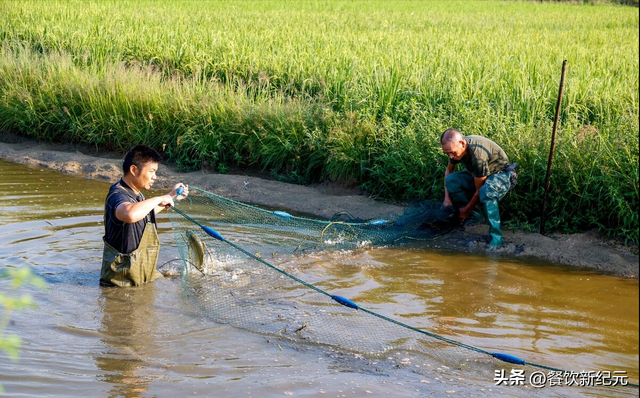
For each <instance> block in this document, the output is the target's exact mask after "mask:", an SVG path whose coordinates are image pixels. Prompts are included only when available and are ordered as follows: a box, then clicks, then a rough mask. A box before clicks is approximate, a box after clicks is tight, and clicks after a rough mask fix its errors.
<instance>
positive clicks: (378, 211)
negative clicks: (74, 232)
mask: <svg viewBox="0 0 640 398" xmlns="http://www.w3.org/2000/svg"><path fill="white" fill-rule="evenodd" d="M121 156H122V155H121V154H113V153H100V152H97V151H95V150H93V149H91V148H90V147H84V146H75V145H64V144H51V143H46V144H45V143H39V142H35V141H32V140H28V139H25V138H22V137H18V136H14V135H10V134H5V133H2V134H1V135H0V158H2V159H6V160H10V161H14V162H19V163H25V164H32V165H39V166H42V167H45V168H49V169H53V170H58V171H61V172H63V173H69V174H76V175H83V176H85V177H87V178H94V179H103V180H107V181H113V182H115V181H117V180H118V179H119V178H120V175H121V174H122V171H121V166H122V160H121ZM158 174H159V177H160V178H159V181H158V183H156V186H154V188H156V187H160V188H161V187H167V186H168V185H169V184H172V183H174V182H178V181H182V182H185V183H187V184H190V185H194V186H197V187H199V188H202V189H206V190H208V191H211V192H214V193H217V194H219V195H223V196H226V197H228V198H231V199H235V200H238V201H241V202H247V203H253V204H256V205H263V206H269V207H270V208H279V209H286V210H290V211H294V212H302V213H306V214H309V215H314V216H317V217H321V218H329V217H331V216H332V215H333V214H334V213H336V212H338V211H342V210H347V211H349V212H351V213H352V214H354V215H357V216H358V217H361V218H375V217H379V216H381V215H384V214H386V213H401V212H402V207H399V206H395V205H392V204H388V203H383V202H380V201H376V200H373V199H371V198H369V197H367V196H366V195H363V194H361V192H359V190H358V189H346V188H342V187H338V186H335V185H332V184H322V185H318V186H311V187H310V186H300V185H292V184H286V183H282V182H279V181H273V180H268V179H263V178H259V177H255V176H247V175H231V174H214V173H208V172H205V171H199V172H191V173H179V172H176V171H175V170H173V169H172V168H171V167H169V166H161V168H160V172H159V173H158ZM487 230H488V227H487V226H486V225H476V226H472V227H465V228H464V230H460V231H454V232H452V233H450V234H447V235H445V236H442V237H440V238H439V239H437V240H435V241H431V242H426V243H425V245H426V246H428V247H431V248H433V249H436V250H450V251H451V250H454V251H461V252H469V253H476V254H486V255H489V256H493V257H512V258H535V259H538V260H542V261H548V262H551V263H555V264H562V265H567V266H574V267H583V268H587V269H591V270H595V271H597V272H603V273H608V274H612V275H617V276H621V277H625V278H635V279H637V278H638V268H639V267H638V263H639V260H638V255H637V248H629V247H626V246H622V245H619V244H616V243H615V242H612V241H609V240H607V239H603V238H601V237H598V236H597V235H596V234H595V233H593V232H587V233H582V234H574V235H560V234H549V235H548V236H542V235H540V234H537V233H530V232H522V231H510V230H504V231H503V234H504V240H505V245H504V247H502V248H501V249H499V250H497V251H491V252H489V251H487V250H485V248H484V246H485V244H486V239H487V237H486V234H487Z"/></svg>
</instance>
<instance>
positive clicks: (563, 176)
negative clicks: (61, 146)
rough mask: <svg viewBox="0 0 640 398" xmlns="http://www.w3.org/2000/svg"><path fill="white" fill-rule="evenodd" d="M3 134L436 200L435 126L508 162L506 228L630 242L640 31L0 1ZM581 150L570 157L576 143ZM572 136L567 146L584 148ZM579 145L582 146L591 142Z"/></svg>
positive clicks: (428, 9) (529, 20) (361, 13)
mask: <svg viewBox="0 0 640 398" xmlns="http://www.w3.org/2000/svg"><path fill="white" fill-rule="evenodd" d="M0 14H2V15H3V17H4V19H3V24H2V25H1V26H0V45H1V58H0V129H2V130H4V131H10V130H11V131H16V132H18V133H21V134H25V135H29V136H32V137H34V138H38V139H43V140H52V141H61V140H64V141H72V142H82V143H88V144H92V145H96V146H98V147H101V148H103V149H108V150H115V151H124V150H126V149H127V148H128V147H129V146H130V145H133V144H135V143H138V142H145V143H148V144H150V145H152V146H154V147H156V148H158V149H160V150H162V151H163V152H164V154H165V156H166V157H168V158H169V160H170V161H172V162H175V163H176V164H177V165H178V166H179V167H181V168H184V169H193V168H198V167H210V168H212V169H216V170H218V171H225V170H227V169H228V168H229V167H230V166H234V167H240V168H254V169H259V170H265V171H269V172H273V173H274V175H278V176H283V178H286V176H287V175H290V176H293V179H294V180H296V181H301V182H311V181H319V180H322V179H327V178H328V179H332V180H336V181H343V182H349V183H352V182H354V181H355V182H356V183H358V184H360V185H361V186H362V187H364V188H365V189H367V190H368V191H369V192H370V193H371V194H372V195H375V196H377V197H382V198H387V199H395V200H399V201H407V200H411V199H412V198H414V197H416V196H423V197H428V198H430V199H437V198H439V197H441V195H442V176H443V173H444V167H445V165H446V158H445V157H444V155H442V154H441V151H440V148H439V145H438V138H439V135H440V133H441V132H442V131H443V130H444V129H446V128H448V127H456V128H458V129H460V130H461V131H462V132H463V133H465V134H480V135H484V136H487V137H489V138H491V139H493V140H494V141H496V142H498V143H499V144H500V145H502V146H503V147H504V149H505V150H506V152H507V153H508V154H509V156H510V159H511V160H512V161H518V162H519V163H520V167H519V169H520V179H519V186H518V188H517V189H516V191H514V192H512V193H511V194H509V196H508V197H507V198H506V199H505V200H504V201H503V203H502V204H501V208H502V209H503V217H504V219H505V220H507V221H509V220H513V222H514V223H520V224H521V225H534V224H535V223H536V222H537V220H538V219H539V216H540V214H539V211H540V207H541V200H542V193H543V190H544V187H543V186H542V184H543V179H544V175H545V172H546V163H547V156H548V151H549V148H548V145H549V137H550V131H551V125H552V123H553V116H554V110H555V102H556V96H557V90H558V81H559V70H560V65H561V63H562V60H563V59H567V60H568V62H569V64H568V65H569V66H568V73H567V79H566V83H565V95H564V101H563V106H562V113H561V119H560V129H559V140H558V146H557V155H556V161H555V164H554V169H553V176H552V186H553V190H552V192H551V195H550V203H549V206H548V207H549V209H550V214H549V215H548V217H547V220H548V222H549V227H550V228H554V229H557V230H561V231H563V232H576V231H581V230H585V229H592V228H598V229H599V230H601V231H602V232H605V233H607V234H609V235H611V236H615V237H618V238H622V239H626V240H627V241H629V242H632V243H636V244H637V242H638V217H637V210H634V209H637V208H638V184H637V181H638V171H637V169H638V167H637V165H638V155H637V154H638V91H639V90H638V74H637V71H638V69H639V67H638V59H639V55H638V47H639V40H638V14H637V9H634V8H631V7H621V6H613V5H608V4H594V5H588V6H582V5H572V4H558V3H537V2H503V1H482V2H477V1H455V2H452V1H437V0H434V1H406V2H377V1H356V2H351V1H340V0H331V1H326V2H314V1H308V2H307V1H300V2H294V3H291V2H286V1H270V2H259V1H245V2H233V1H224V0H220V1H213V0H212V1H201V2H181V1H177V0H157V1H151V0H139V1H113V2H109V3H102V2H95V1H89V0H76V1H73V2H63V1H56V2H55V4H51V2H49V3H46V4H45V3H42V2H38V1H24V2H19V3H18V2H9V1H5V2H0ZM591 127H593V129H595V130H594V131H597V134H595V136H596V137H597V140H596V141H597V142H596V141H594V142H591V141H588V140H587V141H588V142H587V141H585V140H584V139H583V138H584V137H583V135H584V133H581V132H584V131H586V130H585V129H587V130H588V129H590V128H591ZM581 137H582V138H581ZM593 140H595V139H593Z"/></svg>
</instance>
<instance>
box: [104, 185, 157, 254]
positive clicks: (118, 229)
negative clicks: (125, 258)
mask: <svg viewBox="0 0 640 398" xmlns="http://www.w3.org/2000/svg"><path fill="white" fill-rule="evenodd" d="M145 199H146V198H145V197H144V195H143V194H142V193H139V194H138V195H136V194H135V193H134V192H133V190H132V189H131V188H129V186H128V185H127V184H126V183H125V182H124V181H122V180H120V181H118V182H117V183H115V184H113V185H112V186H111V188H109V193H108V194H107V199H106V200H105V205H104V237H103V239H104V241H105V242H107V243H108V244H110V245H111V246H112V247H113V248H114V249H116V250H117V251H119V252H120V253H124V254H128V253H131V252H132V251H134V250H136V249H137V248H138V246H139V245H140V239H142V234H143V233H144V227H145V226H146V225H147V222H153V223H155V222H156V217H155V212H154V211H153V210H152V211H151V212H150V213H149V214H147V216H146V217H145V218H143V219H142V220H140V221H138V222H134V223H125V222H122V221H120V220H118V218H117V217H116V208H117V207H118V206H119V205H120V204H121V203H124V202H130V203H136V202H142V201H143V200H145Z"/></svg>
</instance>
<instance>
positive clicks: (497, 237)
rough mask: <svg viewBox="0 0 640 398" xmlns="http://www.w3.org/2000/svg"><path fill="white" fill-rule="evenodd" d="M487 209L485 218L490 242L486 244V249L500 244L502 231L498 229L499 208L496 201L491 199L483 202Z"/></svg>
mask: <svg viewBox="0 0 640 398" xmlns="http://www.w3.org/2000/svg"><path fill="white" fill-rule="evenodd" d="M484 206H485V209H486V211H487V220H488V221H489V235H490V236H491V242H489V244H488V245H487V249H495V248H497V247H500V246H502V231H500V210H499V209H498V202H497V201H495V200H492V201H490V202H486V203H485V204H484Z"/></svg>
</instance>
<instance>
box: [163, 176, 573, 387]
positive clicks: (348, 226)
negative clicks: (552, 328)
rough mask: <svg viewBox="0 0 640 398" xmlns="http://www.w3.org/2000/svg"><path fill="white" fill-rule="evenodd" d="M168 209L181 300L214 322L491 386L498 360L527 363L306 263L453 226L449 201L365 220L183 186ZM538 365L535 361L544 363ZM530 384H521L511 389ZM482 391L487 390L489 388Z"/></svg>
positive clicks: (367, 363) (518, 365)
mask: <svg viewBox="0 0 640 398" xmlns="http://www.w3.org/2000/svg"><path fill="white" fill-rule="evenodd" d="M169 217H170V220H171V223H172V226H173V230H174V234H175V238H176V243H177V246H178V248H179V251H180V255H181V257H182V259H183V260H184V270H185V272H184V277H183V283H182V290H183V291H182V295H183V297H184V302H185V304H186V305H187V306H188V307H189V308H190V309H195V310H196V311H197V312H199V313H200V314H202V315H203V316H206V317H208V318H210V319H212V320H214V321H216V322H220V323H226V324H230V325H233V326H236V327H238V328H242V329H246V330H250V331H252V332H256V333H262V334H265V335H268V336H270V337H272V338H278V339H281V341H287V342H290V343H293V344H298V343H300V344H305V345H307V346H309V345H311V346H317V347H322V349H324V350H328V351H330V352H333V353H334V354H335V355H339V356H344V355H348V356H350V358H351V359H353V360H355V361H360V363H362V364H363V368H366V367H371V364H372V363H373V364H379V363H385V364H388V365H389V366H390V367H392V368H399V367H406V368H408V369H410V370H411V371H412V372H416V373H420V374H423V375H426V374H429V375H430V376H433V375H434V374H435V375H437V374H440V375H441V377H442V378H446V380H447V382H448V383H452V384H455V383H456V382H460V381H459V380H462V379H466V378H469V377H473V378H474V379H475V380H477V381H478V380H479V381H482V382H484V383H486V384H488V386H489V387H494V385H493V381H494V377H495V376H496V373H495V372H496V370H498V369H503V370H505V371H506V374H507V376H508V375H509V374H510V372H513V371H514V369H522V368H527V367H530V366H529V365H528V364H525V363H523V362H524V361H522V360H519V359H518V358H515V359H514V358H512V357H510V356H507V355H504V354H496V353H491V352H487V351H484V350H482V349H479V348H476V347H472V346H469V345H466V344H463V343H459V342H457V341H453V340H450V339H448V338H445V337H442V336H439V335H436V334H433V333H430V332H429V331H427V330H428V329H429V328H428V326H429V325H427V327H426V328H425V327H424V326H423V327H422V329H417V328H415V327H412V326H410V325H407V324H405V323H403V322H400V321H398V320H396V319H393V318H391V317H389V316H387V315H383V314H382V312H383V311H377V310H376V308H375V307H372V308H363V307H361V306H359V305H358V304H356V303H354V302H352V301H350V300H348V299H345V298H343V297H340V296H337V295H332V294H329V293H327V292H326V290H331V288H332V287H331V286H327V285H326V282H325V281H323V280H322V277H321V276H320V275H316V276H314V273H312V272H305V269H303V268H304V258H308V257H309V256H329V257H331V256H339V255H345V253H347V255H348V253H349V251H352V250H354V249H359V248H362V247H370V246H378V245H391V244H399V243H401V242H407V241H411V240H420V239H423V240H424V239H435V238H437V237H438V236H441V235H442V234H444V233H447V232H449V231H451V229H452V228H455V227H456V225H457V221H456V220H457V213H456V211H455V210H454V209H453V208H450V207H444V208H443V207H442V206H441V205H440V204H438V203H434V202H428V201H421V202H415V203H412V204H411V205H410V206H408V207H407V208H406V209H405V211H404V212H403V213H402V214H399V215H394V214H386V215H384V216H383V217H380V218H376V219H372V220H362V219H358V218H356V217H355V216H353V215H351V214H348V213H339V214H337V215H336V216H334V217H333V218H332V219H331V220H315V219H310V218H305V217H297V216H292V215H290V214H288V213H285V212H281V211H268V210H264V209H260V208H257V207H254V206H250V205H247V204H243V203H239V202H236V201H233V200H230V199H227V198H224V197H222V196H219V195H215V194H212V193H209V192H206V191H203V190H200V189H197V188H194V187H190V194H189V196H188V197H187V198H186V199H185V200H182V201H180V202H177V203H176V206H175V207H174V208H173V211H170V212H169ZM211 228H215V230H213V229H211ZM303 273H304V275H305V279H304V280H303V279H302V278H301V277H300V275H302V274H303ZM314 278H315V279H314ZM380 306H384V304H380ZM496 358H498V359H500V360H498V359H496ZM505 361H506V362H505ZM518 361H521V362H518ZM535 366H536V367H537V368H538V370H540V367H541V365H535ZM541 368H542V369H544V370H545V372H554V371H555V372H558V371H561V370H559V369H554V368H549V367H541ZM531 372H533V371H531ZM531 372H529V373H531ZM436 378H438V377H436ZM537 391H538V390H536V389H534V388H531V387H528V386H524V387H523V388H521V389H520V390H519V394H518V395H530V394H535V393H536V392H537ZM511 392H513V390H512V391H511ZM486 394H487V395H491V394H490V390H486ZM477 395H483V393H482V392H481V391H478V392H477ZM555 395H560V396H561V395H563V394H555Z"/></svg>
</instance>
